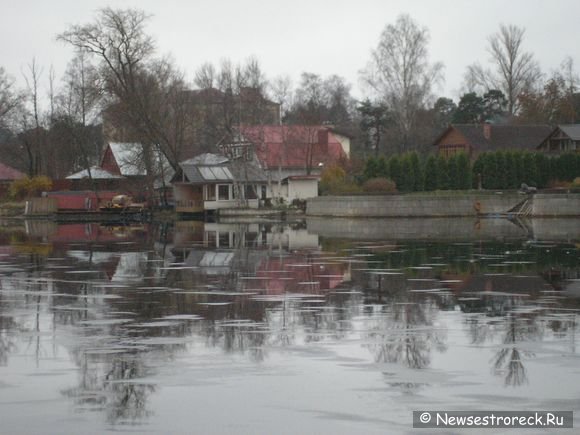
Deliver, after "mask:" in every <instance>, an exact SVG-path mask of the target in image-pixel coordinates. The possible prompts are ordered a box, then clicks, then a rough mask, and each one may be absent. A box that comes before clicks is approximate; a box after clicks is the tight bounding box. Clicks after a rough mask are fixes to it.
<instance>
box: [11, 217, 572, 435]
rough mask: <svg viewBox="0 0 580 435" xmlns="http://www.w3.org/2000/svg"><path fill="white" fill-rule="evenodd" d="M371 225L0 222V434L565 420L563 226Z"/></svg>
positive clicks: (568, 383)
mask: <svg viewBox="0 0 580 435" xmlns="http://www.w3.org/2000/svg"><path fill="white" fill-rule="evenodd" d="M378 222H379V223H377V221H374V223H368V224H367V223H365V221H348V222H347V221H320V220H319V221H313V222H307V223H296V224H292V225H285V224H276V223H268V224H239V223H231V224H216V223H205V224H204V223H200V222H178V223H176V224H172V225H148V226H133V227H112V226H103V225H99V224H67V225H56V224H54V223H48V222H28V223H26V226H22V227H20V226H12V227H9V226H3V227H2V228H1V230H0V433H2V434H4V433H6V434H16V433H54V434H64V433H103V432H106V431H115V432H132V433H199V434H208V433H248V434H256V433H264V434H271V433H288V434H295V433H332V434H342V433H345V434H349V433H361V434H366V433H382V434H384V433H409V432H412V417H411V411H413V410H418V409H427V410H542V409H543V410H573V411H576V410H578V408H579V404H580V354H579V351H578V347H579V346H580V340H579V338H578V337H579V336H580V331H579V327H578V321H579V320H580V316H579V310H580V253H579V250H578V247H579V246H580V245H579V244H578V243H579V242H580V222H578V221H563V223H561V224H558V223H557V222H556V221H554V222H552V224H550V223H549V222H550V221H548V222H546V221H543V222H540V223H537V222H536V223H534V222H531V223H530V222H528V223H510V222H507V223H506V222H504V221H502V222H498V221H497V220H496V221H489V222H483V228H482V223H481V222H465V221H459V220H458V221H439V222H438V223H437V222H436V223H433V224H429V223H428V222H425V221H421V222H419V221H416V222H415V223H411V224H409V222H406V223H405V222H401V223H400V226H397V225H396V222H390V221H383V222H380V221H378ZM372 225H375V226H377V227H380V228H379V229H377V230H376V231H374V233H375V234H377V236H376V237H373V233H372V232H370V231H369V228H372ZM405 225H407V226H409V225H415V226H416V228H419V227H421V228H423V230H421V231H417V233H416V235H415V237H413V238H411V237H408V236H405V237H403V236H401V234H407V233H409V234H412V229H413V228H410V229H409V228H407V229H405ZM504 227H505V228H507V230H502V229H501V228H504ZM341 228H342V230H341ZM425 228H426V229H425ZM445 228H447V230H445ZM546 228H550V229H551V230H550V231H546ZM562 228H567V230H566V231H563V230H562ZM539 229H542V230H541V231H540V230H539ZM341 231H342V232H341ZM433 234H436V236H435V237H434V236H433ZM579 416H580V413H576V415H575V422H574V423H575V426H577V427H578V426H579V425H580V417H579ZM492 432H493V431H490V430H487V431H483V433H492ZM516 432H517V431H514V430H507V431H505V433H516ZM528 432H529V431H528ZM567 432H569V433H573V432H574V430H569V431H565V430H561V431H557V433H567ZM470 433H474V432H473V431H471V432H470ZM475 433H477V432H475ZM535 433H542V432H541V431H538V430H536V431H535Z"/></svg>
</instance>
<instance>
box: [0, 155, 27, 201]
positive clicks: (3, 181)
mask: <svg viewBox="0 0 580 435" xmlns="http://www.w3.org/2000/svg"><path fill="white" fill-rule="evenodd" d="M22 178H26V175H25V174H23V173H22V172H20V171H18V170H17V169H14V168H12V167H10V166H8V165H5V164H3V163H0V197H1V196H4V195H6V194H7V193H8V189H9V186H10V183H12V182H13V181H14V180H20V179H22Z"/></svg>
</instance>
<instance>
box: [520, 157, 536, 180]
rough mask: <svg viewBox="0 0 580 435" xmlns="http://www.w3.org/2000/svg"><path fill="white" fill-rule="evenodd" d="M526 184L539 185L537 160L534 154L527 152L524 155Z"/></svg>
mask: <svg viewBox="0 0 580 435" xmlns="http://www.w3.org/2000/svg"><path fill="white" fill-rule="evenodd" d="M523 167H524V177H523V178H524V183H526V184H527V185H528V186H536V185H537V184H538V170H537V168H536V159H535V157H534V154H533V153H529V152H526V153H524V154H523Z"/></svg>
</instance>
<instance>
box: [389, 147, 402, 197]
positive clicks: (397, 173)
mask: <svg viewBox="0 0 580 435" xmlns="http://www.w3.org/2000/svg"><path fill="white" fill-rule="evenodd" d="M389 174H391V180H393V181H394V182H395V184H396V185H397V189H399V186H400V184H401V160H400V158H399V156H397V155H394V156H392V157H391V158H390V159H389ZM399 190H400V189H399Z"/></svg>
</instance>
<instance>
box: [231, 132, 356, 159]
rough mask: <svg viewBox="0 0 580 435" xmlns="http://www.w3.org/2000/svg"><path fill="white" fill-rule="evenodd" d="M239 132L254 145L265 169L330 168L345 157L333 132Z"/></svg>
mask: <svg viewBox="0 0 580 435" xmlns="http://www.w3.org/2000/svg"><path fill="white" fill-rule="evenodd" d="M240 132H241V133H242V134H243V136H244V137H245V138H246V139H248V140H250V141H251V142H252V143H253V144H254V145H255V152H256V155H257V157H258V159H259V160H260V162H261V163H262V165H264V166H265V167H267V168H276V167H278V166H281V167H283V168H290V167H299V168H304V167H307V166H312V167H316V166H318V165H319V163H322V164H332V163H337V162H338V161H339V160H340V159H342V158H345V157H347V155H346V152H345V151H344V149H343V147H342V145H341V143H340V142H339V141H338V139H337V138H336V136H335V135H334V133H333V131H332V130H331V129H329V128H327V127H324V126H319V125H314V126H312V125H265V126H242V127H240Z"/></svg>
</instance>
